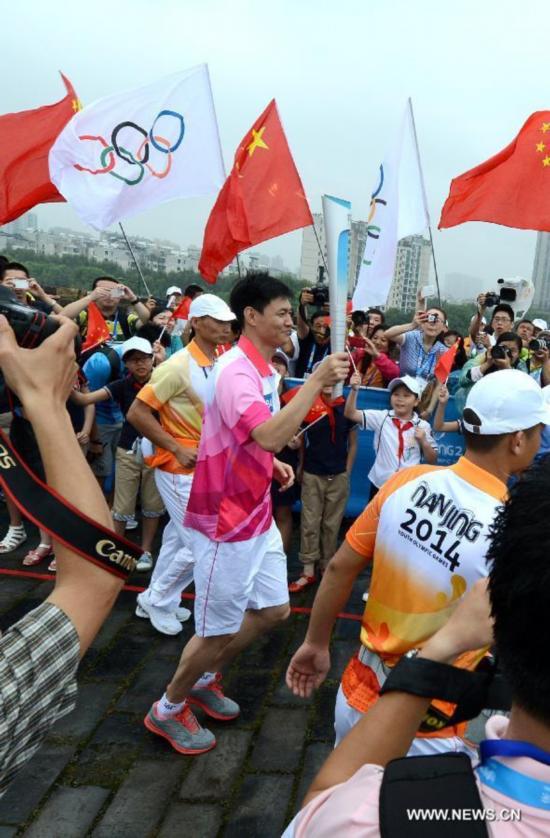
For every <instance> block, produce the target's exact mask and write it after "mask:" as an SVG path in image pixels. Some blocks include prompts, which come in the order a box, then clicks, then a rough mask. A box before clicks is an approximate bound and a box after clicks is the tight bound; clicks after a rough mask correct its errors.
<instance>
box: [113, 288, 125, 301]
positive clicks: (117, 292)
mask: <svg viewBox="0 0 550 838" xmlns="http://www.w3.org/2000/svg"><path fill="white" fill-rule="evenodd" d="M123 296H124V288H111V297H113V299H115V300H118V299H120V297H123Z"/></svg>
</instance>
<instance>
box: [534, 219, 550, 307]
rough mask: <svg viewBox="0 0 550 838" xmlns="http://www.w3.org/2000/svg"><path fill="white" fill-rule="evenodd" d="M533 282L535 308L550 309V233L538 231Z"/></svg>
mask: <svg viewBox="0 0 550 838" xmlns="http://www.w3.org/2000/svg"><path fill="white" fill-rule="evenodd" d="M533 284H534V286H535V296H534V299H533V308H540V309H542V310H543V311H548V310H550V233H537V247H536V250H535V263H534V265H533Z"/></svg>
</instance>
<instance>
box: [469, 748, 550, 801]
mask: <svg viewBox="0 0 550 838" xmlns="http://www.w3.org/2000/svg"><path fill="white" fill-rule="evenodd" d="M479 749H480V753H481V765H478V767H477V768H476V769H475V770H476V773H477V775H478V777H479V779H480V781H481V782H482V783H483V784H484V785H486V786H488V787H489V788H492V789H494V790H495V791H498V792H500V793H501V794H504V795H506V796H507V797H511V798H512V799H513V800H517V801H518V802H519V803H523V804H525V805H526V806H533V807H535V808H537V809H544V810H546V811H550V782H548V783H546V782H544V781H543V780H537V779H535V778H534V777H528V776H527V775H525V774H521V773H520V772H519V771H516V770H515V769H513V768H510V766H508V765H504V764H503V763H502V762H498V760H496V759H492V758H491V757H494V756H507V757H529V758H530V759H534V760H536V761H537V762H541V763H543V764H544V765H550V754H549V753H548V752H547V751H543V750H542V749H541V748H537V746H536V745H532V744H531V743H530V742H519V741H516V740H513V739H486V740H485V741H483V742H481V743H480V746H479Z"/></svg>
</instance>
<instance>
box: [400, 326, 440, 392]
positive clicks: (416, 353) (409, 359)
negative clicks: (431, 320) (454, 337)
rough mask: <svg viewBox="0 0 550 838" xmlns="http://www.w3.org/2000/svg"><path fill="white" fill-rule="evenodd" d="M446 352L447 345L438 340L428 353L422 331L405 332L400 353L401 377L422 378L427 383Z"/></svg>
mask: <svg viewBox="0 0 550 838" xmlns="http://www.w3.org/2000/svg"><path fill="white" fill-rule="evenodd" d="M446 351H447V347H446V346H445V344H444V343H441V341H438V340H436V342H435V343H434V344H433V346H430V348H429V349H428V351H427V352H426V350H425V349H424V333H423V331H422V329H414V331H412V332H405V334H404V335H403V343H402V344H401V352H400V353H399V370H400V375H411V376H412V377H413V378H421V379H423V380H424V381H425V380H426V379H427V378H429V377H430V375H433V373H434V370H435V365H436V364H437V362H438V360H439V357H440V356H441V355H443V353H444V352H446Z"/></svg>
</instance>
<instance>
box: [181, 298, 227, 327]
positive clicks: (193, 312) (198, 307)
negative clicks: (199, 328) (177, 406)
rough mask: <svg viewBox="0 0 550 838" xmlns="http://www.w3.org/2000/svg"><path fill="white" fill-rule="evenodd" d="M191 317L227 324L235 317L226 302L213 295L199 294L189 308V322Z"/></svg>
mask: <svg viewBox="0 0 550 838" xmlns="http://www.w3.org/2000/svg"><path fill="white" fill-rule="evenodd" d="M192 317H212V318H213V319H214V320H222V321H223V322H225V323H229V322H230V321H231V320H235V315H234V314H233V312H232V311H231V309H230V308H229V306H228V305H227V303H226V302H224V301H223V300H222V299H221V297H216V295H215V294H199V296H198V297H195V299H194V300H193V302H192V303H191V305H190V306H189V320H191V318H192Z"/></svg>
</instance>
